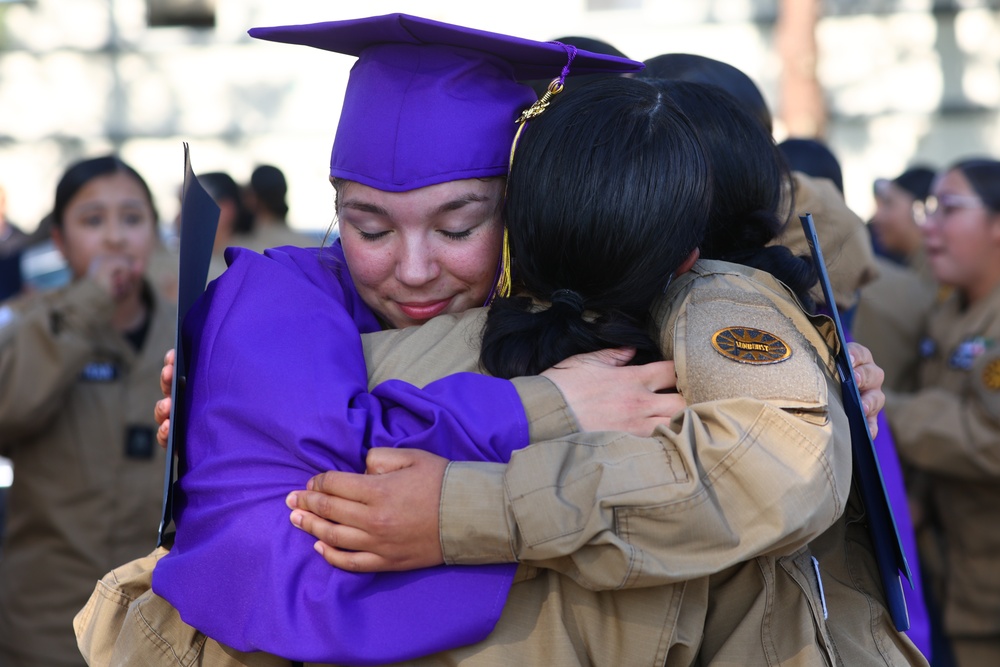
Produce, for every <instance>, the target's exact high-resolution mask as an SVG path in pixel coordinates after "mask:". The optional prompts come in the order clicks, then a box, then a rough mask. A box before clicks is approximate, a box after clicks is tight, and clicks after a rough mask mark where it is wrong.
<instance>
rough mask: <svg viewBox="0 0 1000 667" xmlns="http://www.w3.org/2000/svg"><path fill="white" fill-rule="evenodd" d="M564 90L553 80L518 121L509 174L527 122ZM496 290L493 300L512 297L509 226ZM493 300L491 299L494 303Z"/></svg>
mask: <svg viewBox="0 0 1000 667" xmlns="http://www.w3.org/2000/svg"><path fill="white" fill-rule="evenodd" d="M562 90H563V83H562V81H560V80H559V79H553V80H552V82H551V83H550V84H549V87H548V90H546V91H545V94H544V95H542V96H541V98H539V99H537V100H535V103H534V104H532V105H531V106H530V107H528V108H527V109H525V110H524V112H523V113H522V114H521V117H520V118H518V119H517V121H516V122H517V125H518V128H517V132H516V133H515V134H514V141H513V142H512V143H511V145H510V159H509V162H508V164H507V172H508V174H509V173H510V169H511V168H512V167H513V166H514V150H515V149H516V148H517V141H518V139H520V138H521V131H522V130H524V127H525V123H526V121H528V120H530V119H532V118H535V117H536V116H539V115H540V114H541V113H542V112H543V111H545V109H546V108H547V107H548V106H549V101H550V100H551V99H552V96H553V95H558V94H559V93H561V92H562ZM504 189H505V191H504V199H505V200H506V199H507V193H506V185H505V186H504ZM498 273H499V275H498V276H497V285H496V289H494V290H493V299H495V298H497V297H508V296H510V293H511V289H512V287H513V281H512V279H511V276H510V241H509V240H508V238H507V226H506V225H504V228H503V248H502V249H501V250H500V270H499V271H498ZM493 299H490V301H492V300H493Z"/></svg>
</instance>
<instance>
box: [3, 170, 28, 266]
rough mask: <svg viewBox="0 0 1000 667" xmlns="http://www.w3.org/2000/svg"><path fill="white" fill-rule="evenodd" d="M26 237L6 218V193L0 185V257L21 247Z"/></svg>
mask: <svg viewBox="0 0 1000 667" xmlns="http://www.w3.org/2000/svg"><path fill="white" fill-rule="evenodd" d="M27 241H28V235H27V234H25V233H24V232H22V231H21V230H20V229H19V228H18V227H17V225H15V224H14V223H13V222H11V221H10V219H9V218H8V217H7V191H6V190H5V189H4V187H3V186H2V185H0V255H9V254H11V253H13V252H14V251H16V250H19V249H20V248H21V247H23V246H24V245H25V244H26V243H27Z"/></svg>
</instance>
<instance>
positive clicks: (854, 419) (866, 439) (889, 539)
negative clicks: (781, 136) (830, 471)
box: [799, 214, 912, 632]
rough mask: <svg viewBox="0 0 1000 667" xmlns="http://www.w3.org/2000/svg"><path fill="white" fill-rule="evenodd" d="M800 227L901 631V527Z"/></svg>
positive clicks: (806, 221) (805, 218)
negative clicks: (829, 327) (835, 344)
mask: <svg viewBox="0 0 1000 667" xmlns="http://www.w3.org/2000/svg"><path fill="white" fill-rule="evenodd" d="M799 220H800V221H801V222H802V229H803V230H805V233H806V241H808V243H809V249H810V250H811V251H812V256H813V260H814V262H815V263H816V271H817V272H818V273H819V279H820V283H821V284H822V286H823V296H824V298H826V303H827V306H828V307H829V309H830V312H831V314H832V317H833V322H834V324H835V325H836V328H837V338H839V339H840V352H839V353H838V354H837V371H838V373H839V374H840V386H841V391H842V393H843V398H844V409H845V410H846V412H847V418H848V420H849V421H850V424H851V450H852V453H853V457H854V483H855V484H857V486H858V490H859V492H860V494H861V500H862V502H863V503H864V506H865V519H866V520H867V522H868V530H869V532H870V533H871V537H872V543H873V544H874V546H875V560H876V561H877V563H878V570H879V575H880V577H881V579H882V588H883V590H884V591H885V599H886V604H887V605H888V607H889V615H890V616H891V617H892V622H893V623H894V624H895V626H896V629H897V630H899V631H900V632H903V631H905V630H908V629H909V628H910V616H909V613H908V612H907V610H906V600H905V599H904V598H903V581H902V577H903V576H905V577H906V578H907V580H911V579H912V575H911V574H910V566H909V565H908V564H907V562H906V556H905V555H904V554H903V545H902V543H901V542H900V540H899V529H898V528H897V527H896V519H895V517H893V515H892V507H891V506H890V505H889V496H888V494H887V493H886V490H885V481H884V480H883V479H882V468H881V467H880V466H879V463H878V457H877V456H876V454H875V444H874V443H873V442H872V436H871V433H870V432H869V431H868V423H867V420H866V419H865V410H864V406H863V405H862V404H861V393H860V391H859V390H858V385H857V383H856V382H855V381H854V369H853V368H852V367H851V360H850V357H849V356H848V353H847V337H846V336H845V335H844V328H843V326H842V325H841V322H840V314H839V312H838V311H837V303H836V302H835V301H834V299H833V287H832V286H831V285H830V277H829V275H827V271H826V264H825V263H824V261H823V252H822V250H820V247H819V239H818V238H817V237H816V227H815V225H814V224H813V219H812V215H811V214H806V215H802V216H799Z"/></svg>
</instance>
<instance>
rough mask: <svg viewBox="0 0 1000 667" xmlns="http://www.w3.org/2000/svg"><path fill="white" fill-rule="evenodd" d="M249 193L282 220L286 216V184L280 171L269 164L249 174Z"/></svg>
mask: <svg viewBox="0 0 1000 667" xmlns="http://www.w3.org/2000/svg"><path fill="white" fill-rule="evenodd" d="M250 191H251V192H253V193H254V195H255V196H256V197H257V201H258V202H259V203H260V204H261V205H263V206H264V208H266V209H267V210H268V211H270V212H271V213H273V214H274V215H275V216H277V217H278V219H279V220H284V219H285V216H287V215H288V203H287V202H286V201H285V196H286V195H287V194H288V182H287V181H286V180H285V175H284V174H283V173H282V172H281V170H280V169H278V168H277V167H275V166H274V165H270V164H262V165H260V166H259V167H257V168H256V169H254V170H253V173H252V174H250Z"/></svg>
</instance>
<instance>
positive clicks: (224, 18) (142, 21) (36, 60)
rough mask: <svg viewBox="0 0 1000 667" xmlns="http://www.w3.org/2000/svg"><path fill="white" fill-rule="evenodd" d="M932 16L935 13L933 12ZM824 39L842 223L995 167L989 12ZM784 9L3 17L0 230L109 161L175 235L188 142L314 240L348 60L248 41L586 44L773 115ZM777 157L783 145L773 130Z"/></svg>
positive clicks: (201, 167) (694, 5) (833, 32)
mask: <svg viewBox="0 0 1000 667" xmlns="http://www.w3.org/2000/svg"><path fill="white" fill-rule="evenodd" d="M940 1H941V0H938V4H940ZM828 4H829V7H827V12H826V15H825V17H824V18H823V19H822V20H821V22H820V24H819V27H818V31H817V38H818V41H819V46H820V62H819V76H820V81H821V83H822V85H823V87H824V90H825V93H826V96H827V101H828V105H829V110H830V114H831V115H830V123H829V136H828V137H827V141H828V143H829V144H830V146H831V148H832V149H833V150H834V152H835V153H836V154H837V155H838V157H839V158H840V160H841V163H842V165H843V168H844V175H845V188H846V191H847V193H846V194H847V198H848V203H849V204H850V205H851V206H852V207H853V208H854V209H855V210H856V211H857V212H858V213H859V214H861V215H862V216H866V215H868V214H869V213H870V211H871V209H872V202H871V194H870V193H871V183H872V181H873V180H874V179H875V178H877V177H882V176H889V177H892V176H895V175H897V174H898V173H900V172H901V171H902V170H903V169H904V168H905V167H906V166H907V165H908V164H910V163H912V162H914V161H924V162H929V163H931V164H932V165H935V166H945V165H947V164H948V163H949V162H951V161H953V160H954V159H956V158H959V157H962V156H966V155H969V154H973V153H976V154H990V155H993V156H1000V119H998V114H997V111H998V108H1000V11H998V10H997V8H996V4H997V3H996V2H976V1H975V0H965V1H963V2H961V3H959V4H954V6H952V4H951V3H948V4H947V6H945V7H944V8H942V7H940V6H939V7H937V9H936V10H935V3H934V2H933V1H932V0H898V1H896V2H891V1H889V0H882V1H881V2H876V1H874V0H873V1H872V2H869V3H865V2H851V1H850V0H840V2H832V3H828ZM775 5H776V2H775V1H768V0H757V1H754V0H547V1H546V2H538V0H534V1H532V2H528V1H527V0H508V1H507V2H505V3H459V2H455V1H454V0H452V1H448V2H445V1H441V0H411V1H410V2H406V3H399V2H395V3H390V2H385V1H383V0H370V1H368V2H364V3H347V2H343V1H342V0H288V1H286V2H275V1H274V0H216V26H215V27H214V28H207V29H192V28H176V27H171V28H151V27H148V26H147V24H146V3H145V0H33V1H28V2H21V3H14V4H0V184H3V185H4V186H5V188H6V189H7V191H8V199H9V216H10V217H11V219H13V220H14V221H15V222H17V223H18V224H20V225H22V227H24V228H26V229H32V228H33V227H34V226H35V225H36V224H37V222H38V220H39V219H41V217H42V216H43V215H44V214H45V213H46V212H47V210H48V208H49V207H50V203H51V197H52V193H53V191H54V189H55V183H56V180H57V178H58V176H59V174H60V173H61V171H62V169H63V168H64V167H65V166H66V165H67V164H68V163H69V162H70V161H72V160H74V159H77V158H79V157H83V156H92V155H96V154H99V153H102V152H107V151H111V150H116V151H119V152H120V153H121V154H122V156H123V157H124V158H125V159H126V160H127V161H129V162H130V163H132V164H133V165H134V166H135V167H136V168H137V169H138V170H139V171H140V172H141V173H142V174H143V175H144V176H145V177H146V178H147V179H148V180H149V182H150V185H151V186H152V188H153V190H154V194H155V196H156V198H157V204H158V206H159V208H160V213H161V217H162V218H163V219H164V220H165V221H168V222H169V221H171V220H173V218H174V216H175V215H176V211H177V203H176V192H177V188H178V186H179V184H180V180H181V177H182V142H184V141H187V142H189V143H190V145H191V151H192V161H193V164H194V167H195V170H196V171H199V172H207V171H214V170H226V171H229V172H230V173H231V174H232V175H233V177H234V178H236V179H237V180H240V181H242V180H245V179H247V178H248V177H249V174H250V171H251V170H252V169H253V167H254V166H255V165H256V164H259V163H262V162H268V163H271V164H275V165H277V166H279V167H280V168H281V169H282V170H284V171H285V174H286V175H287V177H288V179H289V183H290V191H289V199H290V204H291V212H290V220H291V222H292V224H293V225H294V226H296V227H300V228H304V229H325V228H326V227H327V225H328V224H329V222H330V220H331V218H332V209H333V198H332V190H331V188H330V187H329V184H328V183H327V181H326V177H327V164H328V153H329V144H330V142H331V141H332V138H333V132H334V129H335V127H336V123H337V118H338V115H339V108H340V100H341V94H342V91H343V88H344V84H345V82H346V79H347V74H348V71H349V69H350V67H351V65H352V63H353V58H349V57H346V56H340V55H337V54H332V53H327V52H323V51H318V50H315V49H307V48H301V47H291V46H287V45H280V44H269V43H263V42H256V41H254V40H251V39H250V38H248V37H247V36H246V29H247V28H249V27H251V26H254V25H278V24H285V23H300V22H312V21H323V20H332V19H341V18H354V17H360V16H367V15H374V14H381V13H388V12H392V11H407V12H409V13H414V14H419V15H421V16H426V17H429V18H434V19H439V20H444V21H450V22H454V23H460V24H464V25H469V26H473V27H477V28H482V29H486V30H495V31H498V32H507V33H511V34H516V35H520V36H523V37H529V38H535V39H543V40H546V39H552V38H555V37H559V36H563V35H570V34H575V35H587V36H593V37H598V38H601V39H604V40H605V41H608V42H610V43H612V44H614V45H615V46H616V47H618V48H619V49H621V50H622V51H624V52H625V53H626V54H628V55H629V56H630V57H633V58H637V59H640V60H641V59H644V58H648V57H651V56H654V55H657V54H659V53H665V52H690V53H699V54H702V55H706V56H709V57H713V58H717V59H720V60H723V61H726V62H729V63H731V64H733V65H735V66H737V67H739V68H741V69H743V70H744V71H745V72H747V74H749V75H750V76H751V77H752V78H753V79H754V80H755V81H756V82H757V83H758V85H759V86H760V87H761V89H762V91H763V92H764V95H765V97H766V98H767V99H768V101H769V102H770V103H771V105H772V108H774V109H775V110H777V106H778V104H779V100H777V99H776V91H777V84H778V75H779V62H778V60H777V55H776V52H775V49H774V46H773V28H774V15H775V11H776V10H775ZM776 133H777V135H778V138H779V139H780V138H783V137H782V134H781V133H782V129H781V127H780V126H779V127H778V128H777V130H776Z"/></svg>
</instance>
